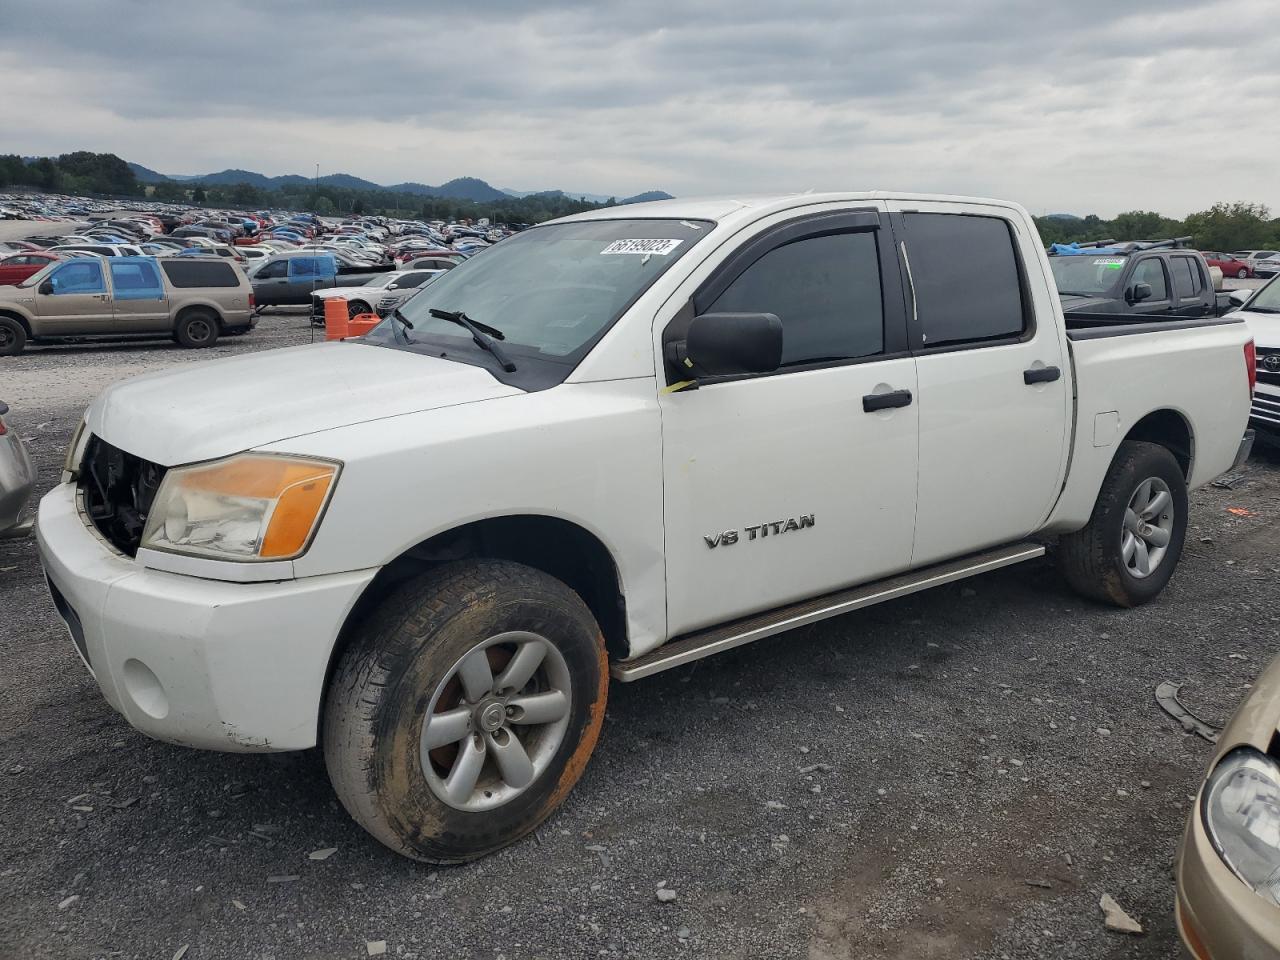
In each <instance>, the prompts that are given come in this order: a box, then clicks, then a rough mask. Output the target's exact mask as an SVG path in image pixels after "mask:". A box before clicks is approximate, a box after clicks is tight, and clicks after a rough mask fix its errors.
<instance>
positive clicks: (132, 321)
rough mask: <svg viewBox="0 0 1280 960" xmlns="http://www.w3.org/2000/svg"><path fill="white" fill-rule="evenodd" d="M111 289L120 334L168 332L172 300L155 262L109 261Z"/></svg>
mask: <svg viewBox="0 0 1280 960" xmlns="http://www.w3.org/2000/svg"><path fill="white" fill-rule="evenodd" d="M109 266H110V269H111V287H112V289H113V290H114V291H115V321H114V323H113V324H112V330H113V331H115V332H117V333H154V332H156V331H160V330H167V329H168V328H169V326H170V322H169V300H168V298H167V297H166V296H165V292H164V284H163V283H161V280H160V270H159V268H158V267H157V266H156V263H155V261H154V260H145V259H137V260H135V259H133V258H131V257H113V258H112V259H111V260H110V261H109Z"/></svg>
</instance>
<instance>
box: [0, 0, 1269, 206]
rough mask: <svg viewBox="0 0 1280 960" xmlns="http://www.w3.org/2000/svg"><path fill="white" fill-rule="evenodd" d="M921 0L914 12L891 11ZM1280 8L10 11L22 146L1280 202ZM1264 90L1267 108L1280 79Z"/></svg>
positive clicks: (168, 159)
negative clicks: (1279, 98) (1277, 94)
mask: <svg viewBox="0 0 1280 960" xmlns="http://www.w3.org/2000/svg"><path fill="white" fill-rule="evenodd" d="M895 7H896V8H897V9H893V8H895ZM1278 7H1280V3H1278V2H1277V0H1125V2H1123V3H1100V2H1086V0H1062V2H1051V0H914V2H911V3H904V4H894V3H886V2H884V0H870V2H867V0H781V2H780V0H708V2H701V0H687V2H684V3H635V2H612V0H590V2H582V3H555V2H550V0H548V2H541V3H537V4H534V3H516V2H509V0H498V2H479V3H451V4H433V3H423V2H421V0H414V2H409V0H382V2H379V3H377V4H363V3H359V2H353V0H343V2H339V3H330V2H320V0H306V2H270V3H264V2H260V0H259V2H243V3H242V2H232V0H217V2H212V3H185V2H184V3H161V2H154V3H150V2H148V3H143V2H136V0H110V2H99V0H47V2H43V3H6V4H4V11H3V13H2V14H0V152H17V153H22V154H26V155H32V154H57V153H61V152H66V151H69V150H74V149H89V150H95V151H109V152H113V153H117V154H119V155H120V156H122V157H124V158H125V159H127V160H133V161H136V162H138V163H141V164H143V165H145V166H148V167H151V168H152V169H155V170H159V171H161V172H163V173H177V174H192V173H208V172H212V171H215V170H221V169H223V168H226V167H242V168H246V169H250V170H257V171H260V172H262V173H266V174H268V175H277V174H283V173H302V174H311V173H312V172H314V170H315V164H316V163H319V164H320V170H321V173H335V172H344V173H351V174H355V175H357V176H361V177H365V178H366V179H370V180H374V181H376V182H379V183H394V182H399V181H405V180H417V181H420V182H425V183H441V182H443V181H445V180H449V179H451V178H453V177H458V176H476V177H480V178H482V179H485V180H487V181H489V182H490V183H492V184H493V185H495V186H499V187H511V188H516V189H521V190H540V189H551V188H561V189H565V190H570V191H584V192H590V193H603V194H617V195H619V196H624V195H629V194H634V193H637V192H640V191H642V190H649V189H662V190H667V191H669V192H671V193H674V194H677V195H679V196H691V195H695V194H724V193H744V192H750V193H761V192H783V191H797V190H808V189H811V188H812V189H818V190H823V189H859V190H861V189H880V188H884V189H898V190H913V191H937V192H946V193H971V194H979V195H986V196H995V197H1003V198H1010V199H1014V200H1018V201H1020V202H1022V203H1024V204H1026V205H1027V206H1028V207H1030V208H1031V209H1032V211H1033V212H1035V213H1046V212H1057V211H1067V212H1076V213H1087V212H1097V213H1100V214H1102V215H1104V216H1106V215H1113V214H1115V213H1116V212H1118V211H1120V210H1123V209H1132V208H1142V209H1156V210H1160V211H1162V212H1164V213H1166V214H1170V215H1177V216H1181V215H1184V214H1186V213H1187V212H1189V211H1191V210H1197V209H1203V208H1204V207H1207V206H1208V205H1209V204H1211V203H1213V202H1215V201H1218V200H1250V201H1256V202H1262V203H1266V204H1268V205H1269V206H1270V207H1271V208H1272V209H1273V210H1280V175H1278V174H1277V170H1278V169H1280V166H1278V163H1277V160H1278V158H1280V118H1277V116H1276V111H1275V109H1274V103H1272V105H1271V106H1268V107H1264V106H1263V103H1262V100H1261V97H1260V96H1259V95H1258V91H1266V92H1267V93H1268V94H1270V92H1271V91H1273V90H1275V89H1280V88H1278V87H1277V81H1280V57H1278V56H1277V53H1278V52H1280V9H1277V8H1278ZM1273 100H1274V98H1273V97H1269V101H1273Z"/></svg>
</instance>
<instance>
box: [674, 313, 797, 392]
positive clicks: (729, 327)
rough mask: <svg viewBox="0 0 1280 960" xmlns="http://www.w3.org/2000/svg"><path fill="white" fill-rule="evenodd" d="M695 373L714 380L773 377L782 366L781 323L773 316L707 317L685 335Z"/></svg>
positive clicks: (728, 315)
mask: <svg viewBox="0 0 1280 960" xmlns="http://www.w3.org/2000/svg"><path fill="white" fill-rule="evenodd" d="M684 354H685V356H686V357H687V358H688V360H689V361H690V362H691V363H692V364H693V368H694V371H695V372H699V373H705V374H709V375H711V376H719V377H722V376H733V375H734V374H739V373H771V372H772V371H774V370H777V369H778V367H779V366H780V365H781V363H782V321H781V320H779V319H778V317H777V315H776V314H773V313H704V314H702V315H701V316H699V317H694V318H693V320H692V321H691V322H690V324H689V332H688V333H687V334H686V335H685V345H684Z"/></svg>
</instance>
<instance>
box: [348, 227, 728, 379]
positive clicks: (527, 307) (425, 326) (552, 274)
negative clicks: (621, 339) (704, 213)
mask: <svg viewBox="0 0 1280 960" xmlns="http://www.w3.org/2000/svg"><path fill="white" fill-rule="evenodd" d="M712 226H714V224H712V223H709V222H707V221H698V222H693V221H689V220H639V219H637V220H588V221H578V222H573V223H556V224H549V225H547V226H544V227H535V228H533V229H531V230H526V231H525V232H523V233H520V234H517V235H515V236H513V237H511V238H510V239H507V240H504V241H503V242H502V243H500V244H497V245H495V246H494V247H493V249H491V250H485V251H484V252H483V253H480V254H478V255H477V256H475V257H473V258H472V259H470V260H467V261H466V262H465V263H462V264H460V265H459V266H457V267H455V268H454V269H452V270H450V271H448V272H447V273H443V274H441V275H440V276H439V277H437V278H436V279H435V280H433V281H431V283H429V284H427V285H426V286H424V287H423V288H422V292H421V293H419V294H418V295H417V296H415V297H414V298H413V299H412V300H410V301H409V302H408V303H406V304H405V305H404V306H403V307H402V308H401V309H402V311H403V314H404V316H405V318H406V319H408V320H409V321H410V323H412V324H413V327H412V329H408V330H405V331H403V332H404V334H405V335H406V336H407V337H408V339H409V340H410V341H411V342H412V344H413V345H414V347H415V348H417V347H418V346H419V345H422V344H430V345H431V352H433V353H436V354H437V355H439V354H440V353H441V348H443V353H444V355H445V356H448V357H450V358H451V359H458V360H462V361H464V362H467V363H475V364H480V365H483V366H488V367H490V368H492V367H493V366H494V364H493V358H492V355H490V354H489V353H487V352H486V351H484V350H481V349H480V348H479V347H478V346H476V345H475V343H474V342H473V340H472V337H471V335H470V334H469V333H468V332H467V331H466V330H465V329H464V328H462V327H460V326H458V325H457V324H455V323H450V322H449V321H447V320H443V319H440V318H438V317H433V316H431V310H432V309H437V310H443V311H450V312H455V311H462V312H463V313H465V314H466V315H467V316H468V317H469V318H470V319H471V320H473V321H475V322H477V323H481V324H485V325H486V326H488V327H492V328H496V329H497V330H500V331H501V332H502V334H503V339H502V349H503V351H505V352H506V353H507V355H509V356H510V358H511V360H512V361H513V362H514V363H515V364H516V366H517V367H519V368H520V369H521V370H525V369H526V368H529V367H532V366H537V365H539V364H546V363H550V364H554V365H556V366H557V367H558V368H562V369H560V370H559V372H558V373H557V374H556V376H555V382H559V380H561V379H563V378H564V376H567V374H568V371H569V370H571V369H572V368H573V367H574V366H575V365H576V364H577V362H578V361H579V360H581V359H582V357H583V356H585V355H586V353H587V351H588V350H590V349H591V347H592V345H593V344H594V343H595V342H596V340H597V339H599V337H600V336H601V335H603V333H604V332H605V331H606V330H607V329H608V328H609V326H610V325H611V324H612V323H613V322H614V321H615V320H617V318H618V317H619V316H620V315H621V314H622V312H623V311H624V310H625V309H626V308H627V307H628V306H629V305H630V304H631V302H632V301H634V300H635V299H636V297H638V296H640V294H641V293H643V292H644V291H645V290H646V289H648V287H649V285H650V284H652V283H653V282H654V280H656V279H657V278H658V277H659V276H661V275H662V274H663V272H664V271H666V270H667V269H668V268H669V267H670V266H671V265H672V264H673V263H674V262H675V261H676V260H678V259H679V258H680V257H681V256H682V255H683V254H684V253H685V252H686V251H688V250H689V248H690V247H692V246H693V245H694V244H695V243H696V242H697V241H698V239H699V238H700V237H704V236H706V235H707V234H708V233H710V232H711V227H712ZM398 337H399V331H398V330H396V329H393V327H392V325H391V324H390V323H384V324H382V325H381V326H379V327H378V328H377V329H376V330H374V331H373V332H372V333H371V334H369V336H367V337H366V338H365V339H366V340H368V341H373V342H379V343H383V344H385V345H387V346H391V345H400V341H399V340H398ZM542 376H543V378H545V377H546V372H545V371H544V372H543V374H542ZM517 379H518V378H517Z"/></svg>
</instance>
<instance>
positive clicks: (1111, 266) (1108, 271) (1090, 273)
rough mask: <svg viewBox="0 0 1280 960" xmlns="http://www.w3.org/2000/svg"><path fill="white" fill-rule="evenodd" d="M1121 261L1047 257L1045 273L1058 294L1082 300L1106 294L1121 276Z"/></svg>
mask: <svg viewBox="0 0 1280 960" xmlns="http://www.w3.org/2000/svg"><path fill="white" fill-rule="evenodd" d="M1125 263H1126V258H1125V257H1117V256H1108V257H1091V256H1089V255H1088V254H1085V255H1082V256H1067V257H1050V258H1049V269H1051V270H1052V271H1053V279H1054V281H1055V282H1056V283H1057V284H1058V293H1062V294H1067V295H1076V296H1083V297H1100V296H1102V295H1104V294H1106V293H1107V292H1108V291H1109V290H1111V288H1112V287H1114V286H1115V285H1116V282H1117V281H1118V280H1119V279H1120V277H1121V276H1122V275H1123V274H1124V265H1125Z"/></svg>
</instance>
